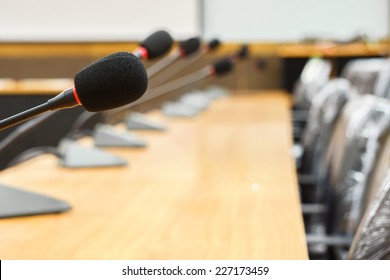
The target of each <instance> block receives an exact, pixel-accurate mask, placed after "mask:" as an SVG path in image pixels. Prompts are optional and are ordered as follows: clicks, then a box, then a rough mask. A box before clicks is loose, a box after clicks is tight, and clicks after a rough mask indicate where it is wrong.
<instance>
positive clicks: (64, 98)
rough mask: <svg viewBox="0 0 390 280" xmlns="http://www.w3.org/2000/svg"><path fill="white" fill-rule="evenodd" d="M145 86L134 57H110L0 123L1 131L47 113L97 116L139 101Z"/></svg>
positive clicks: (100, 60) (142, 73)
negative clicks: (63, 111)
mask: <svg viewBox="0 0 390 280" xmlns="http://www.w3.org/2000/svg"><path fill="white" fill-rule="evenodd" d="M147 86H148V78H147V74H146V70H145V68H144V66H143V64H142V63H141V61H140V60H139V59H138V58H137V57H136V56H135V55H133V54H131V53H127V52H118V53H113V54H111V55H108V56H106V57H103V58H101V59H99V60H97V61H95V62H93V63H91V64H90V65H89V66H87V67H85V68H84V69H82V70H81V71H80V72H78V73H77V74H76V75H75V78H74V86H73V87H72V88H69V89H66V90H64V91H63V92H62V93H60V94H58V95H57V96H55V97H53V98H51V99H49V100H48V101H47V102H46V103H44V104H41V105H38V106H36V107H34V108H31V109H29V110H26V111H24V112H22V113H19V114H16V115H14V116H11V117H9V118H7V119H4V120H2V121H0V131H1V130H4V129H6V128H8V127H11V126H13V125H16V124H18V123H21V122H23V121H25V120H28V119H30V118H32V117H35V116H38V115H40V114H42V113H45V112H48V111H53V110H58V109H64V108H72V107H75V106H78V105H82V106H83V107H84V108H85V109H86V110H87V111H90V112H98V111H104V110H110V109H113V108H117V107H120V106H124V105H126V104H128V103H131V102H134V101H135V100H137V99H139V98H140V97H141V96H142V95H143V94H144V93H145V91H146V89H147Z"/></svg>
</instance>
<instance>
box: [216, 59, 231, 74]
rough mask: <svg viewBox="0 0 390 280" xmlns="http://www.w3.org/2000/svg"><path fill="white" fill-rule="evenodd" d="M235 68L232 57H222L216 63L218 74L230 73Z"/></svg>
mask: <svg viewBox="0 0 390 280" xmlns="http://www.w3.org/2000/svg"><path fill="white" fill-rule="evenodd" d="M232 68H233V61H232V60H231V59H230V58H222V59H220V60H218V61H217V62H215V63H214V72H215V73H216V74H217V75H222V74H225V73H228V72H229V71H230V70H232Z"/></svg>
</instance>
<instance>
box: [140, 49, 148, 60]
mask: <svg viewBox="0 0 390 280" xmlns="http://www.w3.org/2000/svg"><path fill="white" fill-rule="evenodd" d="M138 51H139V53H140V54H141V57H142V58H143V59H148V56H149V54H148V51H147V50H146V49H145V48H143V47H139V48H138Z"/></svg>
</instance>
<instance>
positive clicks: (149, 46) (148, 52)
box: [133, 30, 173, 60]
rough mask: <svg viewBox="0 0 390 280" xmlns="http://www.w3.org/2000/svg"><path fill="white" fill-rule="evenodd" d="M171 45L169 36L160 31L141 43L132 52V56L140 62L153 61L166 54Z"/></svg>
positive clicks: (171, 40) (171, 41)
mask: <svg viewBox="0 0 390 280" xmlns="http://www.w3.org/2000/svg"><path fill="white" fill-rule="evenodd" d="M172 44H173V39H172V37H171V35H169V33H168V32H166V31H164V30H160V31H157V32H154V33H153V34H151V35H150V36H149V37H147V38H146V39H145V40H144V41H142V42H141V43H140V44H139V47H138V48H137V49H135V50H134V51H133V54H134V55H135V56H136V57H138V58H139V59H141V60H148V59H154V58H157V57H160V56H162V55H164V54H165V53H167V52H168V51H169V50H170V48H171V47H172Z"/></svg>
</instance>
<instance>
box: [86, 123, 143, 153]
mask: <svg viewBox="0 0 390 280" xmlns="http://www.w3.org/2000/svg"><path fill="white" fill-rule="evenodd" d="M93 138H94V139H95V146H97V147H134V148H144V147H146V142H145V141H144V140H143V139H141V138H139V137H138V136H136V135H134V134H131V133H128V132H121V131H117V130H115V129H113V128H111V127H110V126H108V125H99V126H97V127H96V129H95V131H94V134H93Z"/></svg>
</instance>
